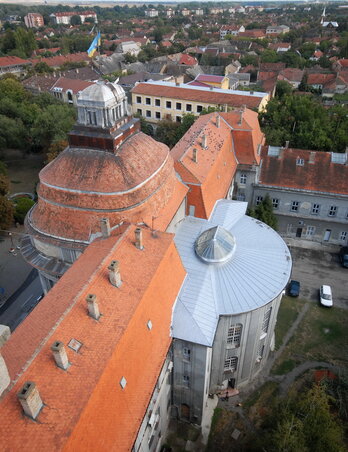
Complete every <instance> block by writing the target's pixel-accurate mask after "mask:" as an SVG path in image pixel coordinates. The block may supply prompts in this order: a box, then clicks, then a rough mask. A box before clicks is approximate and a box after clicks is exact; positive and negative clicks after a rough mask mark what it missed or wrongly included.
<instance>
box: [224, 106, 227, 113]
mask: <svg viewBox="0 0 348 452" xmlns="http://www.w3.org/2000/svg"><path fill="white" fill-rule="evenodd" d="M224 112H225V113H227V112H228V107H227V104H225V105H224Z"/></svg>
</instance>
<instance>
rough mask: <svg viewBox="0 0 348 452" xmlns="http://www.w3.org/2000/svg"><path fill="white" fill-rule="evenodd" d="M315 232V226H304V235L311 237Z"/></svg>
mask: <svg viewBox="0 0 348 452" xmlns="http://www.w3.org/2000/svg"><path fill="white" fill-rule="evenodd" d="M314 234H315V226H307V227H306V237H313V235H314Z"/></svg>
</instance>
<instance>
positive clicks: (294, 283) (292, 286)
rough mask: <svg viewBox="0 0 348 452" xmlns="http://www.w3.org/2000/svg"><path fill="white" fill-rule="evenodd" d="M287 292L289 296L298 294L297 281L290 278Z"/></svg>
mask: <svg viewBox="0 0 348 452" xmlns="http://www.w3.org/2000/svg"><path fill="white" fill-rule="evenodd" d="M288 294H289V295H290V297H298V296H299V295H300V283H299V281H295V280H293V279H292V280H291V281H290V283H289V287H288Z"/></svg>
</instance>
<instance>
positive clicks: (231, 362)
mask: <svg viewBox="0 0 348 452" xmlns="http://www.w3.org/2000/svg"><path fill="white" fill-rule="evenodd" d="M232 350H233V349H232ZM237 366H238V356H234V355H233V353H232V354H231V352H230V350H226V355H225V362H224V370H225V371H230V372H235V371H236V370H237Z"/></svg>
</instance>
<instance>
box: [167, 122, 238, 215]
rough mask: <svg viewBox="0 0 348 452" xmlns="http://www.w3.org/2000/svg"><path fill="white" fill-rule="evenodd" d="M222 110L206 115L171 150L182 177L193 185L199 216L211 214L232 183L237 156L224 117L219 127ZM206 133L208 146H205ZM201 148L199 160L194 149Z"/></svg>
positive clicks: (190, 195) (191, 200)
mask: <svg viewBox="0 0 348 452" xmlns="http://www.w3.org/2000/svg"><path fill="white" fill-rule="evenodd" d="M218 116H219V113H211V114H208V115H203V116H201V117H200V118H198V119H197V121H196V122H195V123H194V124H193V126H192V127H191V128H190V130H189V131H188V132H187V133H186V134H185V135H184V136H183V137H182V138H181V140H180V141H179V142H178V143H177V144H176V146H174V148H173V149H172V150H171V154H172V156H173V158H174V160H175V163H176V165H175V167H176V170H177V171H178V173H179V174H180V176H181V178H182V180H183V181H184V182H185V183H187V184H188V185H190V184H193V185H197V184H198V185H199V186H200V189H198V188H195V189H194V190H193V186H191V190H190V192H189V193H188V201H187V202H188V204H189V205H195V206H196V209H197V211H196V213H195V215H196V216H202V217H204V218H208V217H209V215H210V213H211V211H212V209H213V207H214V204H215V202H216V201H217V200H218V199H220V198H224V197H225V196H226V194H227V191H228V189H229V187H230V185H231V181H232V179H233V176H234V173H235V170H236V167H237V160H236V156H235V154H234V152H233V145H232V132H231V127H230V126H229V125H228V124H227V123H226V122H225V121H223V120H220V126H219V127H217V125H216V121H217V117H218ZM203 135H205V136H206V139H207V148H206V149H204V148H203V143H202V140H203ZM194 149H196V150H197V162H195V161H194V160H193V150H194Z"/></svg>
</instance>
